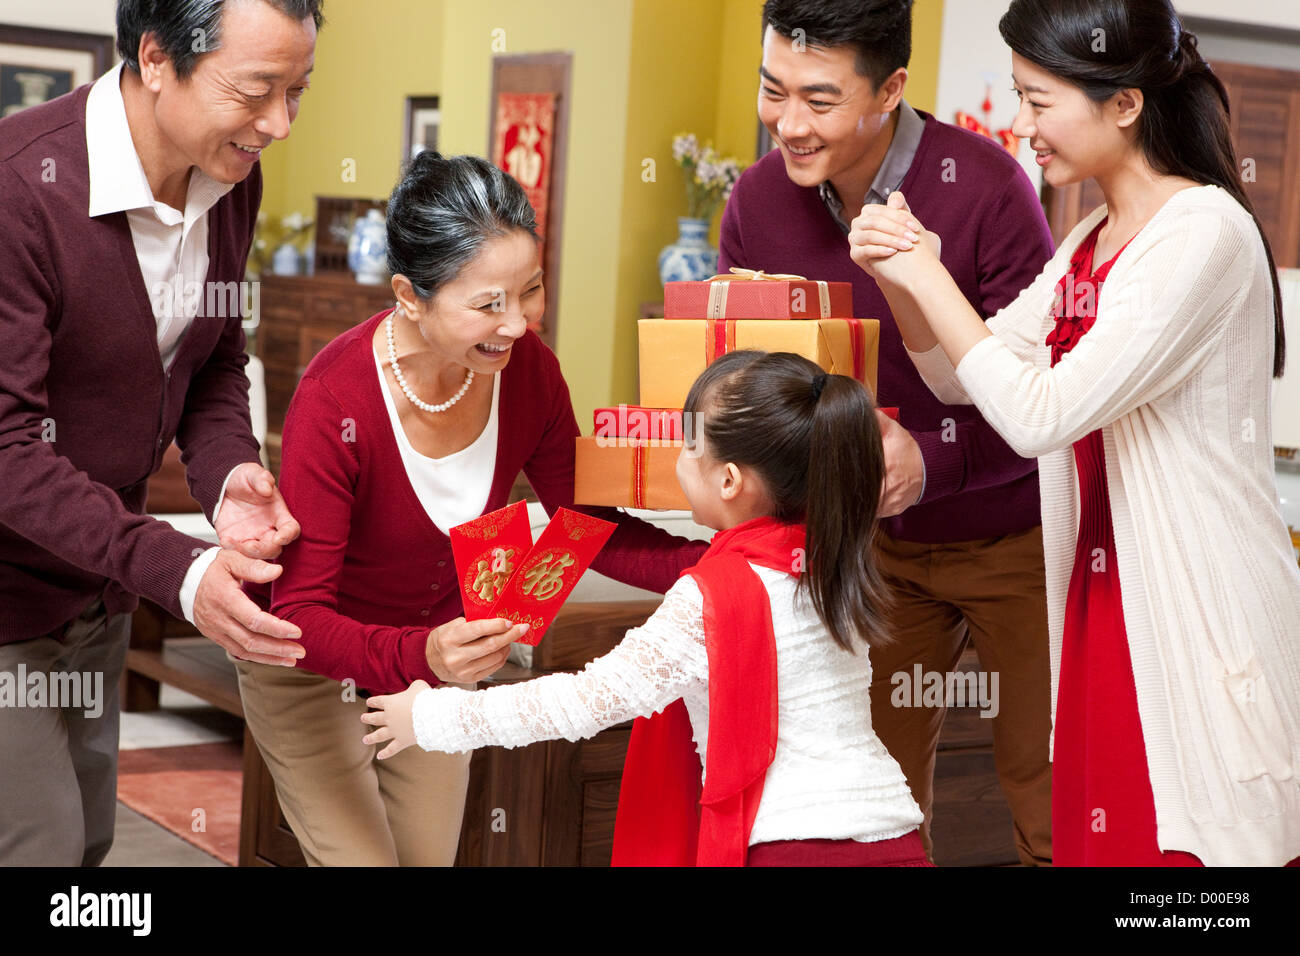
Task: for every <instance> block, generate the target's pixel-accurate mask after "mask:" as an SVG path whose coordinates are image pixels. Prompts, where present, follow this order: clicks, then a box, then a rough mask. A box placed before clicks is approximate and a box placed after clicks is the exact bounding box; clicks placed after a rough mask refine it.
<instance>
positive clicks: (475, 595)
mask: <svg viewBox="0 0 1300 956" xmlns="http://www.w3.org/2000/svg"><path fill="white" fill-rule="evenodd" d="M450 537H451V553H452V558H453V559H454V561H455V563H456V573H457V575H458V576H459V579H460V597H461V604H463V605H464V607H465V618H466V620H470V621H477V620H479V619H480V618H485V617H494V616H495V615H493V614H492V607H493V605H495V604H496V603H497V601H498V600H499V599H500V598H501V595H502V594H504V593H505V590H506V584H507V583H509V581H510V578H511V576H512V575H513V574H514V573H515V571H517V570H518V569H519V565H520V564H521V563H522V562H523V560H524V558H526V557H527V556H528V552H529V551H531V550H532V547H533V533H532V530H531V529H530V528H529V524H528V506H527V505H526V504H525V503H524V502H522V501H516V502H515V503H514V504H512V505H506V506H505V507H504V508H500V509H498V510H496V511H493V512H491V513H489V514H485V515H482V516H481V517H478V518H475V519H474V520H473V521H467V522H465V523H464V524H460V525H456V527H454V528H452V529H451V534H450Z"/></svg>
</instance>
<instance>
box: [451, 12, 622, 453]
mask: <svg viewBox="0 0 1300 956" xmlns="http://www.w3.org/2000/svg"><path fill="white" fill-rule="evenodd" d="M444 11H445V12H444V19H443V50H442V67H443V82H442V95H443V106H442V122H443V130H442V135H443V142H444V143H445V149H446V152H448V153H477V154H478V155H484V154H486V152H487V145H488V144H487V135H488V105H489V104H488V100H489V99H490V96H491V82H492V73H491V61H492V56H493V55H494V51H493V48H492V41H493V30H496V29H502V30H504V31H505V51H504V52H506V53H543V52H571V53H572V54H573V73H572V76H571V84H572V95H571V101H570V103H569V163H568V170H567V171H566V181H565V202H564V238H563V240H562V247H561V250H560V263H561V281H560V288H559V290H558V291H559V299H558V305H557V314H556V315H555V316H554V318H555V319H556V320H557V343H556V353H557V354H558V356H559V358H560V365H561V367H562V368H563V370H564V376H565V379H566V380H567V381H568V383H569V389H570V392H571V393H572V395H573V404H574V409H575V410H576V412H577V415H578V422H579V425H583V424H584V423H585V430H586V431H590V430H591V409H593V408H595V407H596V406H598V405H604V404H606V403H607V402H608V401H609V398H610V396H611V395H612V394H613V393H614V391H615V382H614V379H613V355H614V345H613V343H614V337H615V319H616V306H615V302H616V300H617V297H618V276H617V269H616V263H617V257H618V253H619V249H620V244H621V243H622V242H623V240H622V238H621V227H622V223H621V221H620V216H619V209H620V197H621V196H622V190H623V168H622V166H623V158H624V137H625V134H626V130H627V128H628V124H629V116H628V110H627V78H628V49H629V42H630V40H629V38H630V34H631V24H632V2H631V0H600V2H598V3H593V2H592V0H546V2H544V3H543V2H537V0H492V2H490V3H486V2H476V0H448V2H447V3H446V4H445V7H444ZM498 36H499V35H498Z"/></svg>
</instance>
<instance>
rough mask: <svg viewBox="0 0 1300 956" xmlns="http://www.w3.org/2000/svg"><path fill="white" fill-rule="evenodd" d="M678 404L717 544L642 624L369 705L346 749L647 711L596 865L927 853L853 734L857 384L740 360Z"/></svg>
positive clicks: (864, 477)
mask: <svg viewBox="0 0 1300 956" xmlns="http://www.w3.org/2000/svg"><path fill="white" fill-rule="evenodd" d="M684 410H685V413H686V421H687V422H688V423H689V425H688V441H687V445H686V447H685V448H684V449H683V451H682V453H681V456H680V457H679V459H678V462H677V477H678V480H679V481H680V483H681V486H682V489H683V490H684V491H685V493H686V497H687V500H689V501H690V503H691V507H692V509H693V513H694V517H695V520H696V521H698V522H700V523H701V524H704V525H706V526H708V527H712V528H716V529H717V530H718V531H719V534H717V535H716V536H715V537H714V538H713V542H712V545H711V546H710V548H709V550H708V552H706V554H705V555H704V557H703V559H702V560H701V561H700V562H699V563H698V564H696V565H695V566H694V567H693V568H690V569H689V570H687V571H686V572H685V573H684V574H683V576H682V577H681V578H680V579H679V580H678V581H677V583H676V584H674V585H673V587H672V588H671V589H670V590H669V591H668V593H667V595H666V596H665V598H664V602H663V604H662V605H661V606H660V607H659V609H658V610H657V611H656V612H655V614H654V616H652V617H651V618H650V620H648V621H647V622H646V623H645V625H643V626H642V627H639V628H635V629H633V630H631V631H629V632H628V634H627V636H626V637H625V638H624V640H623V641H622V642H621V643H620V644H619V645H618V647H616V648H615V649H614V650H612V651H611V652H610V653H609V654H607V655H605V656H604V657H601V658H599V659H597V660H595V661H593V662H592V663H591V664H589V665H587V668H586V669H585V670H584V671H582V672H581V673H578V674H555V675H550V676H547V677H542V678H539V679H537V680H534V681H529V682H527V683H524V684H516V685H513V686H508V687H496V688H491V689H488V690H484V691H477V692H471V691H465V690H459V689H456V688H440V689H438V690H437V691H435V690H432V689H430V688H429V687H428V685H427V684H425V683H423V682H422V681H417V682H415V683H414V684H412V685H411V686H410V688H408V689H407V690H406V691H404V692H403V693H401V694H396V695H391V696H385V697H371V698H370V701H369V703H370V706H371V707H374V708H377V710H375V711H373V712H372V713H368V714H366V715H364V716H363V717H362V718H361V719H362V720H363V721H364V722H366V723H369V724H374V725H376V727H377V729H376V730H375V731H373V732H372V733H370V734H368V735H367V736H366V737H365V738H364V741H365V742H366V743H368V744H369V743H383V742H389V743H388V746H387V747H386V748H385V749H384V750H383V751H382V752H381V753H380V754H379V757H380V759H385V758H387V757H390V756H392V755H393V754H395V753H397V752H398V751H400V750H402V749H403V748H405V747H408V746H410V745H411V744H413V743H419V745H420V746H421V747H423V748H424V749H426V750H440V751H448V752H458V751H464V750H472V749H474V748H476V747H483V746H488V745H498V746H507V747H514V746H519V745H522V744H530V743H533V742H535V741H539V740H549V739H554V738H559V737H563V738H565V739H567V740H578V739H580V738H584V737H591V736H593V735H595V734H596V733H597V732H599V731H601V730H603V729H605V728H607V727H611V726H613V725H614V724H618V723H621V722H623V721H625V720H628V719H630V718H632V717H644V716H646V715H649V714H651V713H654V712H657V711H661V710H663V711H664V713H663V714H662V715H660V716H659V717H656V718H654V720H652V721H649V722H646V721H638V722H637V726H636V728H635V730H634V732H633V739H632V745H631V747H630V748H629V753H628V759H627V764H626V766H625V770H624V778H623V787H622V790H621V793H620V799H619V816H618V821H617V825H616V833H615V841H614V862H615V864H620V863H622V864H645V863H679V864H692V863H696V862H698V863H700V864H702V865H712V864H720V865H751V866H756V865H784V864H801V865H810V864H836V865H863V866H866V865H889V866H926V865H929V864H927V863H926V861H925V855H924V851H923V849H922V846H921V840H920V836H919V833H918V830H917V827H918V825H919V824H920V823H921V819H922V818H921V812H920V809H919V808H918V807H917V804H916V801H915V800H913V799H912V795H911V792H910V791H909V790H908V786H907V781H906V779H905V778H904V776H903V773H902V771H901V770H900V769H899V766H898V764H897V762H895V760H894V759H893V758H892V757H891V756H890V755H889V753H888V752H887V751H886V750H885V748H884V747H883V746H882V745H881V743H880V741H879V739H878V738H877V737H876V735H875V733H874V732H873V731H872V729H871V711H870V695H869V687H870V684H871V665H870V663H869V661H868V655H867V648H868V646H871V645H875V644H877V643H879V642H881V641H883V640H885V639H886V638H885V632H884V625H883V618H882V615H881V608H882V605H883V603H884V598H885V596H884V588H883V585H882V583H881V579H880V577H879V575H878V573H877V571H876V568H875V567H874V565H873V563H872V557H871V554H872V552H871V536H872V534H873V532H874V529H875V522H876V509H877V505H878V501H879V497H880V489H881V482H882V477H883V474H884V462H883V451H882V448H881V441H880V431H879V427H878V425H877V423H876V418H875V412H874V409H873V404H872V401H871V397H870V395H869V394H868V392H867V390H866V389H865V388H863V387H862V385H861V384H859V383H858V382H856V381H855V380H853V379H851V378H848V377H846V376H842V375H827V374H826V373H824V372H822V370H821V369H819V368H818V367H817V366H816V365H814V364H813V363H812V362H810V361H808V360H807V359H804V358H801V357H799V356H796V355H791V354H789V353H775V354H766V353H762V352H753V351H740V352H733V353H730V354H728V355H725V356H723V357H722V358H720V359H718V360H717V361H716V362H714V363H713V364H712V365H711V366H709V368H708V369H706V370H705V371H704V373H703V374H702V375H701V376H700V377H699V379H698V380H697V381H696V382H695V384H694V385H693V386H692V388H691V391H690V394H689V396H688V397H687V400H686V405H685V409H684ZM689 426H693V427H689ZM691 439H693V440H691ZM674 702H676V703H674ZM665 708H667V710H665ZM692 735H693V737H694V741H695V745H694V746H692V743H691V737H692ZM696 749H698V752H699V757H700V761H702V765H703V770H704V785H703V792H702V793H701V791H700V785H701V778H700V767H701V763H700V761H695V762H694V763H692V761H693V760H694V751H695V750H696ZM697 808H698V809H699V813H698V816H697V815H696V811H697Z"/></svg>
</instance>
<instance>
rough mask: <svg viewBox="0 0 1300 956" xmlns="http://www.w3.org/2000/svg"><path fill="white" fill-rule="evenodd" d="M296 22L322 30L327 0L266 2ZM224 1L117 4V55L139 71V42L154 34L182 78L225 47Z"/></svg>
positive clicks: (130, 0) (155, 0) (141, 0)
mask: <svg viewBox="0 0 1300 956" xmlns="http://www.w3.org/2000/svg"><path fill="white" fill-rule="evenodd" d="M262 2H264V3H268V4H270V5H271V6H272V7H274V8H275V9H277V10H279V11H280V12H281V13H283V14H284V15H285V16H288V17H293V18H294V19H295V20H305V19H307V18H308V17H311V18H312V20H313V21H314V22H315V24H316V29H318V30H319V29H320V28H321V27H322V26H323V25H324V23H325V17H324V15H323V14H322V12H321V10H322V8H323V7H324V5H325V0H262ZM225 6H226V0H118V3H117V52H118V53H119V54H121V56H122V60H123V61H124V62H125V63H126V65H127V66H128V67H130V68H131V69H132V70H134V71H135V72H136V73H139V72H140V60H139V54H140V40H141V38H142V37H143V36H144V35H145V34H146V33H152V34H153V35H154V37H155V38H156V39H157V41H158V45H159V46H160V47H162V48H163V51H164V52H165V53H166V54H167V57H168V59H170V60H171V61H172V67H173V68H174V69H175V70H176V75H177V76H178V77H180V78H181V79H182V80H184V79H186V78H188V77H189V75H190V74H191V73H193V72H194V64H195V63H197V62H198V59H199V57H201V56H202V55H203V54H205V53H211V52H212V51H213V50H216V49H217V48H218V47H219V46H220V45H221V13H222V10H223V9H224V8H225Z"/></svg>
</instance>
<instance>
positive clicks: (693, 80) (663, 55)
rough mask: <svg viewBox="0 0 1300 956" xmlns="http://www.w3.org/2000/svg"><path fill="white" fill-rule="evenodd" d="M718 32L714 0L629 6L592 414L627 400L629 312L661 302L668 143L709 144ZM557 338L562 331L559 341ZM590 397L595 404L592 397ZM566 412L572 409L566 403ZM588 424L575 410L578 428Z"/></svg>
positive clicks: (631, 377)
mask: <svg viewBox="0 0 1300 956" xmlns="http://www.w3.org/2000/svg"><path fill="white" fill-rule="evenodd" d="M722 25H723V3H722V2H721V0H710V2H703V3H702V2H700V0H634V3H633V18H632V38H631V39H632V44H631V55H630V70H629V88H628V95H627V103H626V107H625V111H626V114H627V120H628V123H627V143H626V147H625V149H624V153H623V164H622V173H623V175H622V214H621V220H622V229H621V232H620V236H619V242H620V247H619V250H618V272H617V274H618V288H617V296H616V299H615V301H614V312H613V313H612V314H611V315H610V316H609V322H610V324H611V326H612V327H613V329H614V339H613V342H612V351H611V352H610V353H609V356H608V359H609V363H610V369H611V373H612V374H611V382H610V384H611V386H612V390H611V391H609V392H607V393H606V394H605V396H604V398H605V401H598V403H599V404H602V405H603V404H607V403H608V402H609V401H613V402H615V403H617V402H629V403H635V402H636V400H637V394H636V393H637V388H636V383H637V325H636V319H637V314H638V311H639V306H640V303H642V302H653V301H656V300H659V299H662V298H663V286H661V285H660V283H659V268H658V263H657V259H658V255H659V250H660V249H662V248H663V247H664V246H666V245H668V243H670V242H673V241H675V240H676V239H677V217H678V216H684V215H685V214H686V189H685V180H684V178H683V173H682V170H681V168H680V167H678V166H677V164H676V163H675V162H674V161H673V155H672V139H673V136H675V135H676V134H677V133H681V132H692V133H695V134H696V135H697V136H699V138H700V140H701V141H704V140H709V139H714V140H715V143H716V139H715V136H714V123H715V121H716V117H717V102H718V89H719V83H718V79H719V66H720V64H719V60H720V58H719V56H718V37H719V35H720V29H721V27H722ZM753 150H754V147H753V146H752V145H751V146H750V147H749V150H748V152H746V153H742V154H741V156H740V159H741V160H742V161H743V162H744V161H748V159H749V157H750V156H751V155H752V154H753ZM646 160H651V161H653V163H654V166H653V177H654V178H653V180H652V181H647V179H649V176H650V171H649V170H648V168H647V166H646ZM566 321H567V319H566ZM564 334H565V333H564V331H563V329H562V330H561V333H560V335H561V341H563V337H564ZM566 372H567V368H566ZM573 385H574V380H573V379H570V386H571V387H572V386H573ZM575 392H576V389H575ZM594 397H595V398H596V399H597V400H599V396H598V395H597V396H594ZM574 404H575V407H577V406H578V405H579V401H578V397H577V395H576V394H575V396H574ZM590 420H591V419H590V416H586V417H585V418H584V417H583V413H582V411H581V410H580V411H579V424H580V425H582V426H583V427H584V429H585V428H586V427H587V426H588V425H589V423H590Z"/></svg>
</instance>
